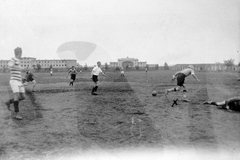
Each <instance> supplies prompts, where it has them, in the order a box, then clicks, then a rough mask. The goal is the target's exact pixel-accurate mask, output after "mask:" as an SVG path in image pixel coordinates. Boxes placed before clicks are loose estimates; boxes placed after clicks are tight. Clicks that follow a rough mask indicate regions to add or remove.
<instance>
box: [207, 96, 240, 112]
mask: <svg viewBox="0 0 240 160" xmlns="http://www.w3.org/2000/svg"><path fill="white" fill-rule="evenodd" d="M203 104H209V105H215V106H218V107H220V108H222V109H227V110H235V111H240V97H233V98H229V99H227V100H225V101H221V102H215V101H205V102H204V103H203Z"/></svg>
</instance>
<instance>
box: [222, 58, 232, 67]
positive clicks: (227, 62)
mask: <svg viewBox="0 0 240 160" xmlns="http://www.w3.org/2000/svg"><path fill="white" fill-rule="evenodd" d="M224 64H225V65H226V66H227V67H231V66H233V65H234V59H229V60H225V61H224Z"/></svg>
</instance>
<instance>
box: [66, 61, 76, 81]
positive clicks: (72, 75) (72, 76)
mask: <svg viewBox="0 0 240 160" xmlns="http://www.w3.org/2000/svg"><path fill="white" fill-rule="evenodd" d="M69 74H70V76H71V77H70V78H71V80H70V82H69V86H70V85H72V86H73V83H74V82H75V80H76V74H77V70H76V68H75V67H74V66H72V68H71V69H70V70H69V71H68V75H67V78H68V76H69Z"/></svg>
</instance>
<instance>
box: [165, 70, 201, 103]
mask: <svg viewBox="0 0 240 160" xmlns="http://www.w3.org/2000/svg"><path fill="white" fill-rule="evenodd" d="M190 75H192V76H193V77H194V78H195V79H196V80H197V81H199V82H200V80H199V79H198V78H197V76H196V75H195V73H194V67H193V65H189V66H188V67H187V68H186V69H183V70H182V71H179V72H176V73H175V74H174V75H173V78H172V81H173V80H175V79H177V85H178V86H177V87H174V88H170V89H166V90H165V95H166V96H167V95H168V93H169V92H176V91H180V90H181V88H183V100H184V101H190V100H188V99H187V95H186V92H187V90H186V87H185V85H184V81H185V78H186V77H188V76H190Z"/></svg>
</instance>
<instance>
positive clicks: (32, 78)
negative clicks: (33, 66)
mask: <svg viewBox="0 0 240 160" xmlns="http://www.w3.org/2000/svg"><path fill="white" fill-rule="evenodd" d="M36 78H37V77H36V76H35V75H34V74H33V73H32V72H31V70H27V72H26V77H25V79H26V82H24V85H28V83H29V82H31V83H33V87H32V92H35V87H36V84H37V82H36V80H35V79H36Z"/></svg>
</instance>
